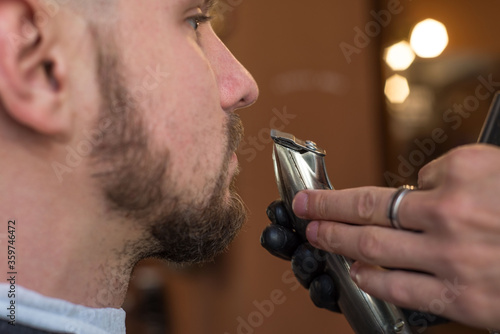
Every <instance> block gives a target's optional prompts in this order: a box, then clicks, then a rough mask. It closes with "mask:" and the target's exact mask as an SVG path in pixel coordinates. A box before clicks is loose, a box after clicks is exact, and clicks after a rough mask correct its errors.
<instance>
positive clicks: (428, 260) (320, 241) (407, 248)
mask: <svg viewBox="0 0 500 334" xmlns="http://www.w3.org/2000/svg"><path fill="white" fill-rule="evenodd" d="M313 229H317V230H316V231H314V233H315V234H316V239H314V237H311V238H310V239H309V242H311V244H312V245H313V246H314V247H317V248H320V249H323V250H325V251H327V252H330V253H335V254H341V255H344V256H346V257H348V258H351V259H355V260H359V261H362V262H365V263H368V264H372V265H379V266H382V267H387V268H400V269H409V270H418V271H425V272H431V273H436V272H437V271H438V270H439V268H436V267H437V266H439V263H436V262H437V261H435V257H436V249H437V248H438V247H439V244H438V245H434V241H433V240H434V239H431V238H429V237H428V236H426V235H425V234H422V233H408V232H405V231H399V230H394V229H387V228H381V227H377V226H355V225H347V224H342V223H334V222H324V221H320V222H312V223H310V224H309V226H308V237H309V236H310V234H311V233H312V232H311V231H310V230H313ZM415 254H418V256H415Z"/></svg>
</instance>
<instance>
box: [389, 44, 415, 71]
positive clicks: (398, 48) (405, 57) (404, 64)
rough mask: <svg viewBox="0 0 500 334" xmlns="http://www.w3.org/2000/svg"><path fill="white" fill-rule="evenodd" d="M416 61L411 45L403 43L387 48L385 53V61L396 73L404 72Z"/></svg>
mask: <svg viewBox="0 0 500 334" xmlns="http://www.w3.org/2000/svg"><path fill="white" fill-rule="evenodd" d="M414 60H415V53H414V52H413V50H412V48H411V46H410V43H408V42H406V41H401V42H399V43H397V44H394V45H392V46H390V47H388V48H387V50H386V52H385V61H386V63H387V65H389V66H390V67H391V68H392V69H393V70H394V71H404V70H406V69H407V68H408V67H410V65H411V64H412V63H413V61H414Z"/></svg>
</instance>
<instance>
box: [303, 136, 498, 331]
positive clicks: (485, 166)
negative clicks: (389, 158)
mask: <svg viewBox="0 0 500 334" xmlns="http://www.w3.org/2000/svg"><path fill="white" fill-rule="evenodd" d="M394 192H395V190H394V189H387V188H375V187H364V188H358V189H347V190H337V191H305V192H302V193H299V194H298V195H297V196H296V197H295V201H294V205H293V207H294V212H295V214H296V215H298V216H299V217H301V218H304V219H309V220H315V221H314V222H312V223H310V224H309V226H308V228H307V237H308V240H309V241H310V243H311V244H312V245H313V246H315V247H317V248H320V249H323V250H325V251H328V252H335V253H339V254H342V255H345V256H347V257H349V258H352V259H356V260H358V261H357V262H356V263H355V264H354V265H353V266H352V268H351V277H352V278H353V279H354V281H355V282H356V283H357V284H358V286H359V287H360V288H361V289H363V290H364V291H366V292H367V293H369V294H371V295H373V296H375V297H378V298H381V299H383V300H386V301H389V302H391V303H394V304H396V305H399V306H402V307H408V308H413V309H418V310H420V311H424V312H431V313H434V314H438V315H443V316H445V317H448V318H451V319H454V320H456V321H459V322H462V323H465V324H468V325H471V326H477V327H489V328H499V327H500V308H498V300H500V257H499V256H498V254H500V218H499V217H500V205H499V204H498V203H499V202H498V194H499V193H500V149H499V148H496V147H492V146H486V145H474V146H468V147H463V148H460V149H457V150H454V151H452V152H450V153H449V154H447V155H445V156H443V157H442V158H440V159H438V160H435V161H433V162H431V163H430V164H428V165H427V166H425V167H424V168H422V169H421V171H420V173H419V191H413V192H410V193H409V194H408V195H407V196H406V197H405V199H404V200H403V202H402V203H401V206H400V209H399V215H398V217H399V222H400V223H401V225H402V227H403V228H404V229H405V230H396V229H393V228H391V226H390V222H389V219H388V218H387V210H388V205H389V202H390V199H391V197H392V195H393V194H394ZM346 223H348V224H346ZM383 268H391V269H392V270H387V269H383ZM394 269H402V270H394Z"/></svg>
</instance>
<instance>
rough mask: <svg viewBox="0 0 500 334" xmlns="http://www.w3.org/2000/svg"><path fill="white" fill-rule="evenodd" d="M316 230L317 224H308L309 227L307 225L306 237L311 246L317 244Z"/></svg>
mask: <svg viewBox="0 0 500 334" xmlns="http://www.w3.org/2000/svg"><path fill="white" fill-rule="evenodd" d="M318 229H319V222H310V223H309V225H307V229H306V237H307V240H309V242H310V243H311V245H313V246H316V245H317V243H318Z"/></svg>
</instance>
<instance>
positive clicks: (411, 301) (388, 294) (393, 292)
mask: <svg viewBox="0 0 500 334" xmlns="http://www.w3.org/2000/svg"><path fill="white" fill-rule="evenodd" d="M351 277H353V280H354V281H355V282H356V284H357V285H358V287H359V288H360V289H361V290H363V291H365V292H366V293H368V294H369V295H372V296H374V297H377V298H379V299H382V300H385V301H387V302H389V303H393V304H395V305H397V306H400V307H405V308H411V309H416V310H419V311H421V312H430V313H432V314H435V315H439V316H444V317H449V316H450V315H451V314H452V313H453V308H454V305H453V302H454V301H455V300H456V298H457V296H456V295H453V294H454V292H453V291H452V290H453V289H450V287H449V286H448V285H447V284H446V281H445V282H443V281H440V280H439V279H438V278H436V277H434V276H430V275H425V274H421V273H412V272H406V271H399V270H384V269H381V268H380V267H374V266H371V265H366V264H361V263H359V262H356V263H355V264H353V265H352V267H351Z"/></svg>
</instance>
